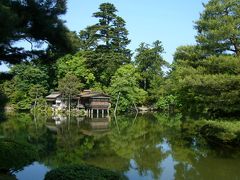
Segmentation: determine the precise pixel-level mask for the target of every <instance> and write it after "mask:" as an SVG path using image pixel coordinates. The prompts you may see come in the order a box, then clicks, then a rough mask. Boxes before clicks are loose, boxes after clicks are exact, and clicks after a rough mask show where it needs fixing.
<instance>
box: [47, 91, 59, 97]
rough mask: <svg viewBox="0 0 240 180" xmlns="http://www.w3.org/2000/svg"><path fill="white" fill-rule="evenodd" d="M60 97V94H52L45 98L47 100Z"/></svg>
mask: <svg viewBox="0 0 240 180" xmlns="http://www.w3.org/2000/svg"><path fill="white" fill-rule="evenodd" d="M59 96H61V93H60V92H52V93H51V94H49V95H48V96H46V98H47V99H56V98H57V97H59Z"/></svg>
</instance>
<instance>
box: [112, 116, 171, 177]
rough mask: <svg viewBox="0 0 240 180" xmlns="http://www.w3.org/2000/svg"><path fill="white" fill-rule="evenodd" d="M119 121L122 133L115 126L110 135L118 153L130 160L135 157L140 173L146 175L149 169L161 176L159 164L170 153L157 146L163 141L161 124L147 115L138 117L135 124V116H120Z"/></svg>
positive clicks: (155, 174) (154, 175)
mask: <svg viewBox="0 0 240 180" xmlns="http://www.w3.org/2000/svg"><path fill="white" fill-rule="evenodd" d="M152 118H153V117H152ZM117 121H118V125H119V130H120V133H117V130H116V129H114V128H113V130H112V133H111V135H110V136H109V138H110V141H111V147H112V148H113V149H114V150H115V152H116V154H118V155H119V156H120V157H124V158H126V159H128V160H129V161H130V160H131V159H133V160H134V161H135V163H136V166H137V167H135V168H136V169H137V170H138V172H139V174H140V175H146V174H147V171H151V173H152V174H153V177H154V178H159V177H160V175H161V167H160V166H159V165H160V163H161V161H162V160H163V159H165V158H166V157H167V155H168V153H167V152H166V153H165V152H163V151H162V150H161V147H160V146H159V147H158V146H156V145H158V144H161V143H162V142H163V138H162V131H163V128H162V126H161V124H160V123H158V121H157V120H156V119H149V117H145V116H140V117H137V119H136V120H135V122H134V124H133V118H132V119H130V118H126V117H119V118H118V119H117Z"/></svg>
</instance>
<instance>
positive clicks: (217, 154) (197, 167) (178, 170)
mask: <svg viewBox="0 0 240 180" xmlns="http://www.w3.org/2000/svg"><path fill="white" fill-rule="evenodd" d="M168 140H169V143H170V144H171V149H172V152H171V154H172V156H173V158H174V160H175V162H176V164H175V165H174V169H175V174H174V176H175V179H209V180H210V179H213V178H215V179H237V178H238V177H240V172H239V167H240V156H239V155H240V154H239V153H236V152H235V151H234V152H231V151H226V149H224V148H223V147H217V148H213V147H211V148H209V147H208V146H209V145H208V144H207V142H206V141H205V139H203V138H202V137H201V136H199V135H198V134H197V132H196V131H194V129H191V128H190V129H189V130H187V131H186V130H184V131H183V130H182V129H179V130H178V131H175V133H174V135H169V136H168ZM233 154H234V155H236V156H237V157H232V155H233ZM237 154H238V155H237Z"/></svg>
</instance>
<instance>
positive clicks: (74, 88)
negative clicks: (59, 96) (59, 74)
mask: <svg viewBox="0 0 240 180" xmlns="http://www.w3.org/2000/svg"><path fill="white" fill-rule="evenodd" d="M81 87H82V84H81V83H80V81H79V79H78V78H77V76H75V75H73V74H71V73H68V74H66V75H65V77H63V78H62V79H60V80H59V82H58V89H59V91H60V92H61V93H63V94H64V95H65V96H70V97H71V96H74V95H77V94H78V93H79V92H80V89H81Z"/></svg>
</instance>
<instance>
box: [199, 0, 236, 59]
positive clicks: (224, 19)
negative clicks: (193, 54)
mask: <svg viewBox="0 0 240 180" xmlns="http://www.w3.org/2000/svg"><path fill="white" fill-rule="evenodd" d="M204 8H205V9H204V11H203V13H201V16H200V19H199V20H198V21H197V22H196V29H197V31H198V34H197V36H196V40H197V42H198V43H199V45H200V46H201V47H202V48H203V49H204V50H206V51H207V52H208V54H210V55H216V54H225V53H229V52H230V53H234V54H236V55H238V56H239V55H240V39H239V36H240V30H239V20H240V10H239V9H240V2H239V0H210V1H209V2H208V3H207V4H204Z"/></svg>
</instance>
